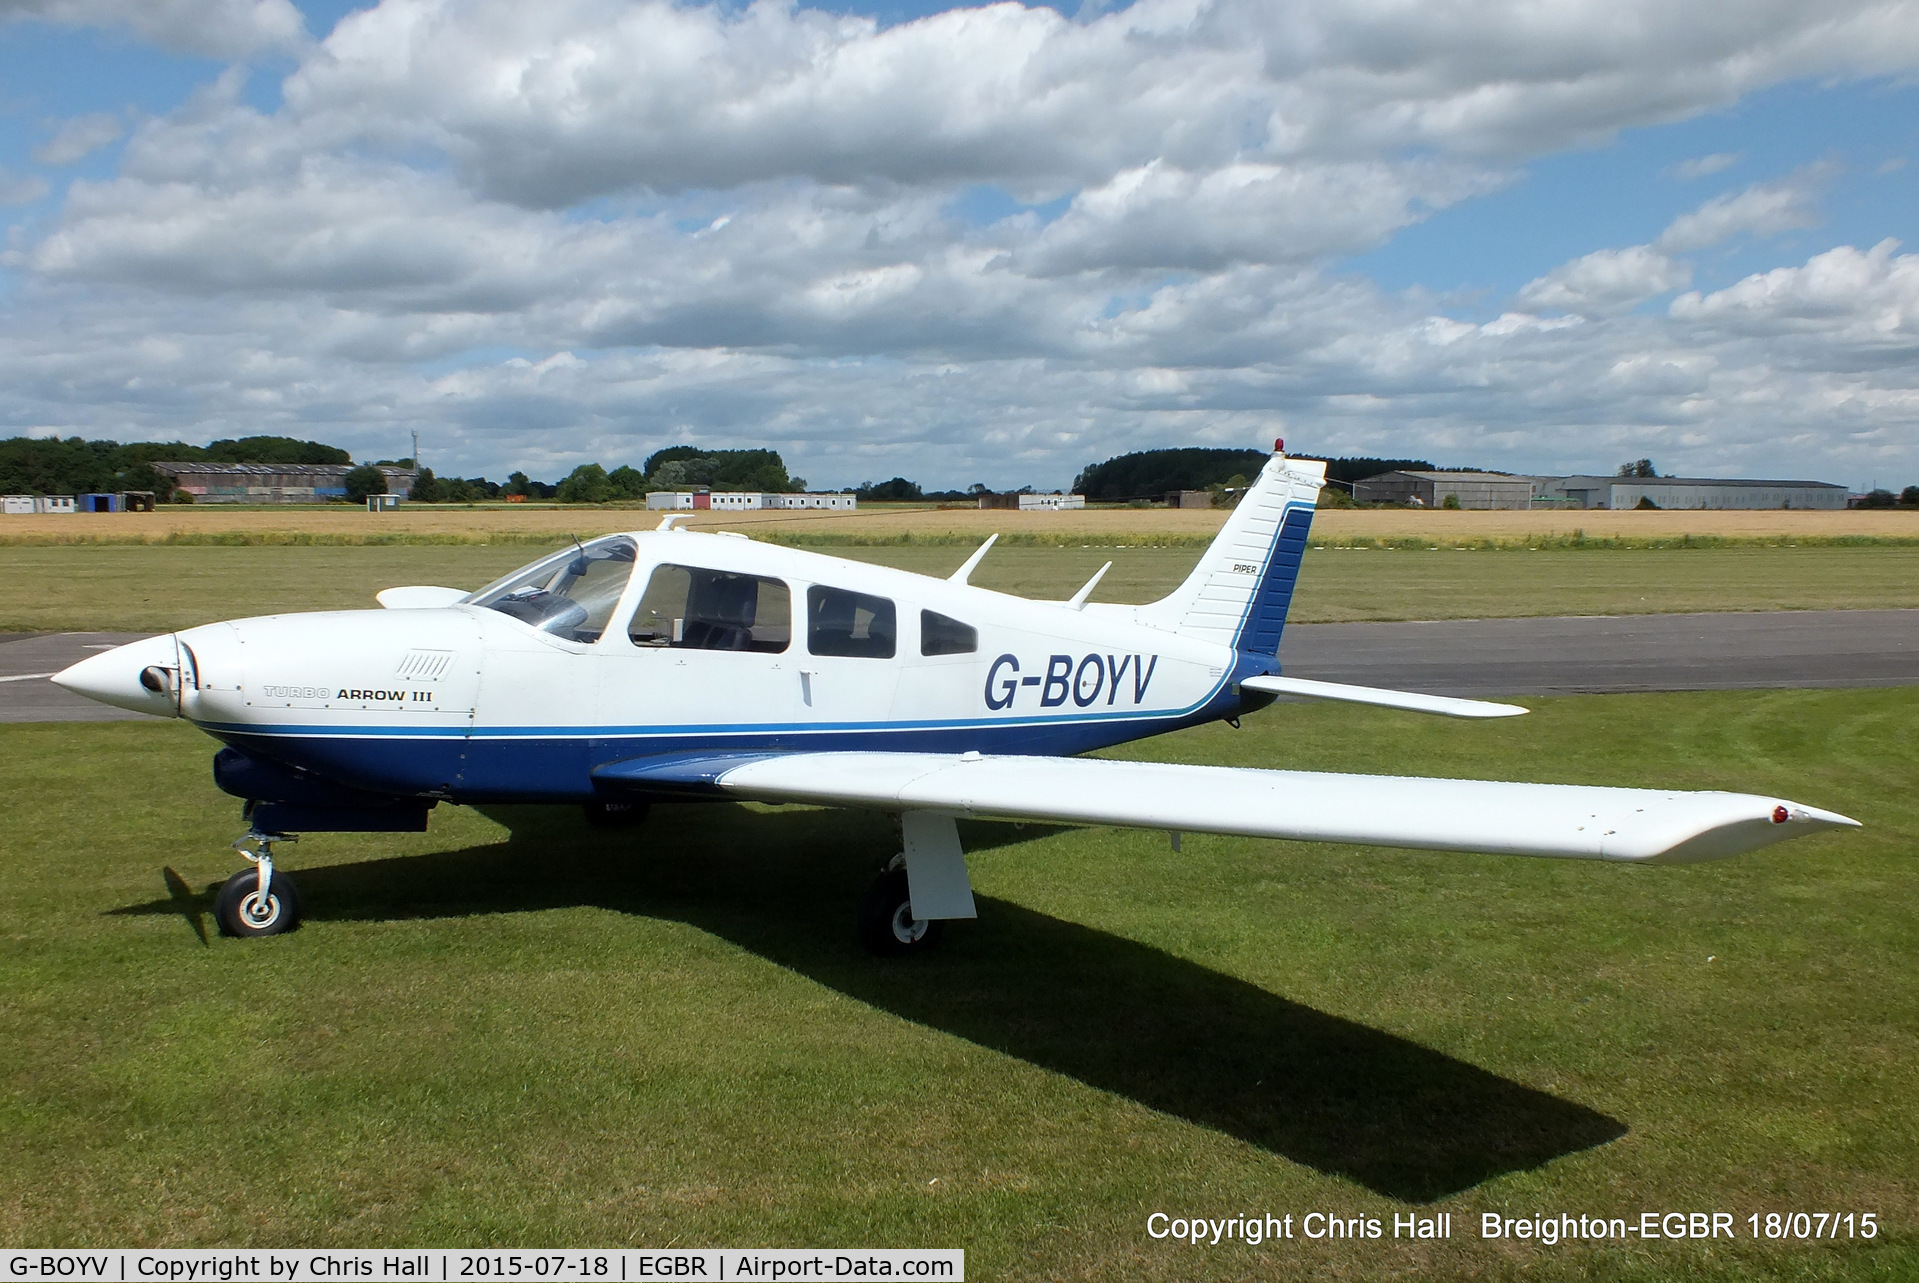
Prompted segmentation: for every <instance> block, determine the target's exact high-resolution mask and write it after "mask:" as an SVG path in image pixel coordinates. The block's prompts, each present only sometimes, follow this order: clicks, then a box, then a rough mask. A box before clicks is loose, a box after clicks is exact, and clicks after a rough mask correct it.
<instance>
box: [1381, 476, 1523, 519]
mask: <svg viewBox="0 0 1919 1283" xmlns="http://www.w3.org/2000/svg"><path fill="white" fill-rule="evenodd" d="M1448 497H1451V498H1454V499H1457V500H1458V501H1459V506H1460V507H1462V508H1517V509H1521V510H1524V509H1526V508H1530V507H1532V501H1533V478H1531V477H1511V476H1507V475H1505V474H1504V473H1499V472H1382V473H1380V474H1379V475H1378V476H1376V477H1367V478H1366V479H1365V480H1364V481H1356V482H1354V483H1353V502H1355V503H1401V504H1419V505H1422V506H1424V507H1427V508H1441V507H1444V506H1445V504H1446V500H1447V498H1448Z"/></svg>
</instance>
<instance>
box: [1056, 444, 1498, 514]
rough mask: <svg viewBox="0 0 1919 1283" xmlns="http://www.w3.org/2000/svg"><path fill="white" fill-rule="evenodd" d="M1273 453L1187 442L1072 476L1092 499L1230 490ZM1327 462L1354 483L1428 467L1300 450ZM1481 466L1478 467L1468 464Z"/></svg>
mask: <svg viewBox="0 0 1919 1283" xmlns="http://www.w3.org/2000/svg"><path fill="white" fill-rule="evenodd" d="M1268 457H1269V456H1268V455H1267V453H1266V451H1264V450H1218V449H1207V448H1204V447H1200V446H1188V447H1184V448H1181V449H1174V450H1136V451H1134V452H1133V453H1131V454H1122V455H1116V456H1114V457H1113V458H1111V459H1108V460H1107V461H1106V462H1104V463H1095V464H1092V465H1090V466H1089V467H1087V468H1086V470H1085V471H1083V472H1081V473H1080V474H1079V476H1078V477H1077V478H1075V479H1074V481H1073V493H1074V494H1083V495H1085V496H1086V498H1087V499H1088V500H1089V501H1091V502H1094V503H1125V502H1129V501H1132V500H1138V499H1150V500H1155V501H1156V500H1159V499H1162V498H1164V497H1165V496H1166V495H1168V494H1171V493H1173V492H1174V491H1177V490H1230V489H1235V488H1238V487H1242V486H1245V485H1246V484H1247V483H1248V481H1249V480H1250V479H1251V478H1253V477H1256V476H1258V475H1259V470H1260V468H1262V467H1263V466H1265V463H1266V460H1267V458H1268ZM1297 457H1298V458H1302V459H1317V460H1318V461H1319V462H1321V463H1324V464H1325V465H1326V479H1327V480H1328V481H1336V482H1341V483H1344V484H1346V485H1349V486H1350V485H1351V484H1352V483H1353V482H1355V481H1364V480H1365V479H1366V478H1367V477H1376V476H1378V475H1379V474H1380V473H1382V472H1398V471H1414V472H1430V471H1432V469H1433V465H1432V464H1431V463H1430V462H1429V461H1427V460H1425V459H1374V458H1369V457H1365V456H1354V457H1348V458H1338V459H1322V458H1320V457H1319V456H1317V455H1299V456H1297ZM1467 471H1475V472H1476V471H1478V469H1476V468H1475V469H1467Z"/></svg>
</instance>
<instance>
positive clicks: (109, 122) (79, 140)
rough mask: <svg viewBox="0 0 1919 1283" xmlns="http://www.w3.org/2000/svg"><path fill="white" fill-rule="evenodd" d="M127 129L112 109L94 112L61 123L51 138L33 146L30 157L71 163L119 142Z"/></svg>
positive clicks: (47, 161)
mask: <svg viewBox="0 0 1919 1283" xmlns="http://www.w3.org/2000/svg"><path fill="white" fill-rule="evenodd" d="M125 132H126V129H125V126H123V125H122V124H121V123H120V118H119V117H118V116H116V115H114V114H112V113H111V112H105V111H96V112H93V113H92V114H90V115H86V116H75V117H74V118H73V119H71V120H64V121H61V122H60V126H59V128H58V129H56V130H55V131H54V134H53V137H51V138H49V139H48V140H47V141H46V142H44V143H42V144H40V146H38V147H36V148H35V149H34V152H33V158H34V159H35V160H37V161H39V162H40V163H41V164H42V165H71V164H73V163H74V162H75V161H77V160H81V159H84V158H85V157H87V156H90V155H92V154H93V153H94V152H96V151H98V150H100V149H101V148H102V147H105V146H106V145H107V144H108V143H111V142H117V141H119V138H120V135H121V134H123V133H125Z"/></svg>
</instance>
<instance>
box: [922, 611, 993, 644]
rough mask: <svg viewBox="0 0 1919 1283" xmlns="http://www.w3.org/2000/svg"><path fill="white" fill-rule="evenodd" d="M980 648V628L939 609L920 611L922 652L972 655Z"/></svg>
mask: <svg viewBox="0 0 1919 1283" xmlns="http://www.w3.org/2000/svg"><path fill="white" fill-rule="evenodd" d="M978 649H979V630H978V629H977V628H975V627H973V626H972V625H971V624H962V623H961V622H960V621H959V620H957V619H954V618H953V617H952V616H950V615H942V614H940V613H939V612H938V611H937V610H922V611H921V612H920V654H922V655H970V654H972V653H973V652H974V651H976V650H978Z"/></svg>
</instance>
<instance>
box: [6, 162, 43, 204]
mask: <svg viewBox="0 0 1919 1283" xmlns="http://www.w3.org/2000/svg"><path fill="white" fill-rule="evenodd" d="M46 194H47V180H46V179H44V178H42V177H40V176H39V175H38V174H15V173H12V172H10V171H8V170H7V169H5V168H0V205H31V204H32V203H33V202H34V201H37V200H39V199H40V198H41V197H42V196H45V195H46Z"/></svg>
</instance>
